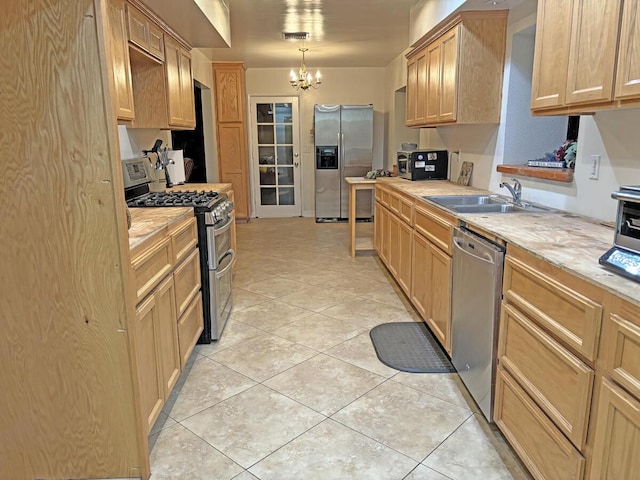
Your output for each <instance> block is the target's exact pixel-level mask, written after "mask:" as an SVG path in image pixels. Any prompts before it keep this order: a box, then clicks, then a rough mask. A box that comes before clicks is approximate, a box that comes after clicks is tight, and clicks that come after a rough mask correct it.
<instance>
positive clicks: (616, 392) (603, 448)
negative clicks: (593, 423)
mask: <svg viewBox="0 0 640 480" xmlns="http://www.w3.org/2000/svg"><path fill="white" fill-rule="evenodd" d="M638 452H640V401H639V400H638V399H637V398H635V397H633V396H631V395H629V394H628V393H626V392H625V391H624V390H623V389H622V388H620V387H618V386H617V385H615V384H614V383H613V382H611V381H609V380H608V379H606V378H605V379H603V380H602V386H601V389H600V396H599V399H598V420H597V427H596V431H595V442H594V448H593V459H592V463H591V468H590V473H589V476H588V478H589V479H590V480H632V479H634V478H638V472H640V455H638Z"/></svg>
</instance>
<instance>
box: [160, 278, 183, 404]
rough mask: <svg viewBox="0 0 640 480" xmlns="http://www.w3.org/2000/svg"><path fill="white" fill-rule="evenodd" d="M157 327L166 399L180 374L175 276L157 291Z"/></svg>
mask: <svg viewBox="0 0 640 480" xmlns="http://www.w3.org/2000/svg"><path fill="white" fill-rule="evenodd" d="M154 296H155V298H156V308H157V310H158V313H157V322H158V324H157V328H156V333H157V337H156V348H157V357H156V361H157V363H158V374H159V375H160V380H161V382H162V398H163V400H166V399H167V397H168V396H169V393H170V392H171V389H172V388H173V386H174V385H175V384H176V382H177V381H178V377H179V376H180V354H179V352H178V320H177V317H176V301H175V287H174V282H173V277H172V276H169V278H168V279H167V280H166V281H164V282H163V283H162V284H160V286H159V287H158V289H157V290H156V292H155V293H154Z"/></svg>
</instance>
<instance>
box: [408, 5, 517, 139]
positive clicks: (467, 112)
mask: <svg viewBox="0 0 640 480" xmlns="http://www.w3.org/2000/svg"><path fill="white" fill-rule="evenodd" d="M507 14H508V12H507V11H506V10H497V11H491V12H488V11H485V12H459V13H456V14H454V15H452V16H451V17H449V18H448V19H447V20H446V21H445V22H444V23H443V24H442V25H443V26H441V27H438V28H436V29H435V30H433V31H431V32H429V33H427V35H425V37H423V39H422V41H421V43H420V44H419V45H418V46H416V47H415V48H414V49H413V50H412V51H411V52H410V53H409V54H408V55H407V67H408V70H407V102H408V103H407V111H408V112H409V111H410V112H411V115H410V114H407V115H408V116H407V122H406V125H407V126H413V127H425V126H435V125H441V124H454V123H460V124H467V123H499V122H500V109H501V98H502V76H503V70H504V55H505V46H506V29H507ZM423 58H424V61H422V59H423ZM422 78H424V81H421V79H422ZM414 89H415V92H414V91H413V90H414ZM409 102H411V103H412V105H409ZM410 116H413V118H412V119H410V118H409V117H410ZM410 120H412V121H410Z"/></svg>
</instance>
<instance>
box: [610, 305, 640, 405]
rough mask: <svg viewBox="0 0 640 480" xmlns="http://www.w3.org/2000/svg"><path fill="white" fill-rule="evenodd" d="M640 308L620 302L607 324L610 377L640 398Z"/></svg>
mask: <svg viewBox="0 0 640 480" xmlns="http://www.w3.org/2000/svg"><path fill="white" fill-rule="evenodd" d="M639 319H640V308H638V307H636V306H634V305H631V304H629V303H627V302H621V306H620V307H617V308H616V309H615V311H614V312H612V313H611V314H610V315H609V318H608V319H607V324H606V326H605V330H606V331H605V339H604V344H605V351H606V356H605V359H606V360H605V366H606V368H607V372H608V373H609V375H611V377H612V378H613V379H614V380H615V381H616V382H618V383H619V384H620V385H622V386H623V387H624V388H626V389H627V390H628V391H629V392H631V393H632V394H633V395H635V396H636V397H638V398H640V320H639Z"/></svg>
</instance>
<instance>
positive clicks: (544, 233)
mask: <svg viewBox="0 0 640 480" xmlns="http://www.w3.org/2000/svg"><path fill="white" fill-rule="evenodd" d="M378 181H379V182H381V183H386V184H389V185H390V186H393V187H394V188H396V189H397V190H399V191H401V192H404V193H407V194H409V195H412V196H414V197H416V198H417V199H418V200H421V201H424V202H428V200H424V199H422V197H423V196H432V195H466V194H469V195H473V194H483V193H494V192H488V191H486V190H480V189H477V188H472V187H463V186H460V185H457V184H455V183H451V182H449V181H446V180H431V181H417V182H411V181H409V180H405V179H401V178H380V179H378ZM428 203H431V202H428ZM431 205H434V206H436V207H439V208H443V209H444V207H440V206H438V205H436V204H434V203H431ZM445 211H447V212H449V213H450V214H452V215H454V216H456V217H457V218H458V219H459V220H461V221H463V222H465V223H466V224H467V225H469V227H471V228H472V229H473V227H477V229H481V230H484V231H485V232H487V233H490V234H492V235H495V236H496V237H499V238H501V239H503V240H504V241H506V242H507V243H510V244H513V245H515V246H518V247H521V248H523V249H525V250H527V251H528V252H530V253H531V254H533V255H535V256H537V257H539V258H542V259H544V260H546V261H547V262H549V263H551V264H553V265H555V266H557V267H560V268H562V269H564V270H566V271H568V272H571V273H572V274H574V275H576V276H578V277H580V278H582V279H584V280H586V281H588V282H589V283H592V284H593V285H596V286H598V287H600V288H603V289H605V290H607V291H609V292H611V293H614V294H616V295H618V296H620V297H622V298H625V299H627V300H629V301H631V302H633V303H635V304H638V305H640V283H637V282H634V281H632V280H628V279H626V278H624V277H622V276H620V275H616V274H614V273H612V272H610V271H609V270H607V269H605V268H604V267H602V266H600V265H599V264H598V259H599V258H600V256H601V255H602V254H603V253H605V252H606V251H607V250H609V248H611V247H612V245H613V235H614V230H613V228H611V227H610V226H607V225H603V223H602V222H600V221H599V220H596V219H592V218H588V217H584V216H581V215H576V214H572V213H568V212H564V211H561V210H551V211H549V212H543V213H531V212H525V213H504V214H495V213H493V214H491V213H474V214H465V213H455V212H452V211H450V210H446V209H445Z"/></svg>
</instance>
